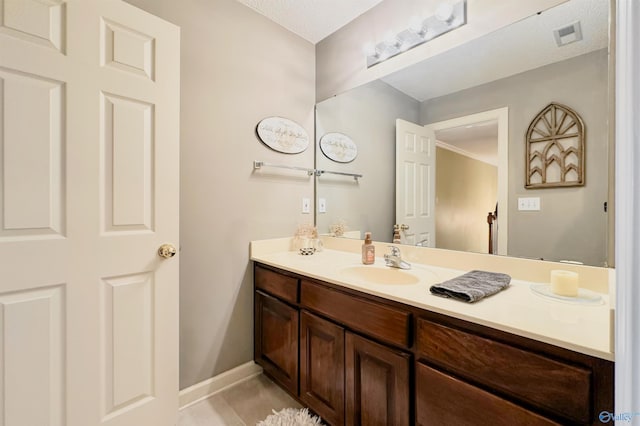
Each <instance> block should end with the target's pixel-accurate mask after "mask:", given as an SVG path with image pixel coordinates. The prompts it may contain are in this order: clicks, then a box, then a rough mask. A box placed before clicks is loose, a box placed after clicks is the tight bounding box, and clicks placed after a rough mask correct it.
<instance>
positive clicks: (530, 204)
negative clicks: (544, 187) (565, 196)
mask: <svg viewBox="0 0 640 426" xmlns="http://www.w3.org/2000/svg"><path fill="white" fill-rule="evenodd" d="M518 210H520V211H539V210H540V197H518Z"/></svg>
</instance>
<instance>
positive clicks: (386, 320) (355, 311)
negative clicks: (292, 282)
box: [300, 280, 411, 347]
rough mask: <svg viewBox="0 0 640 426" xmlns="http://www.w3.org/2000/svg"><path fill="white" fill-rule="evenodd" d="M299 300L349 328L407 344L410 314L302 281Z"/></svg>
mask: <svg viewBox="0 0 640 426" xmlns="http://www.w3.org/2000/svg"><path fill="white" fill-rule="evenodd" d="M300 303H301V304H302V305H303V306H305V307H307V308H309V309H311V310H314V311H316V312H319V313H321V314H323V315H326V316H327V317H330V318H332V319H334V320H335V321H337V322H339V323H341V324H344V325H346V326H347V327H349V328H351V329H352V330H357V331H360V332H362V333H364V334H366V335H368V336H371V337H374V338H378V339H380V340H384V341H386V342H389V343H392V344H396V345H400V346H404V347H409V346H410V344H411V341H410V332H409V331H410V329H409V327H410V322H411V314H410V313H409V312H405V311H402V310H399V309H395V308H391V307H389V306H385V305H383V304H380V303H376V302H372V301H369V300H365V299H361V298H359V297H356V296H352V295H349V294H346V293H343V292H341V291H337V290H333V289H331V288H328V287H325V286H321V285H318V284H315V283H312V282H309V281H305V280H303V281H302V284H301V295H300Z"/></svg>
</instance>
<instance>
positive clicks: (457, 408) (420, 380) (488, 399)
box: [416, 362, 559, 426]
mask: <svg viewBox="0 0 640 426" xmlns="http://www.w3.org/2000/svg"><path fill="white" fill-rule="evenodd" d="M416 417H417V419H416V424H417V425H420V426H441V425H442V426H449V425H456V426H482V425H487V426H513V425H518V426H543V425H545V426H548V425H558V424H559V423H555V422H553V421H552V420H549V419H547V418H544V417H542V416H540V415H538V414H536V413H534V412H532V411H529V410H527V409H526V408H523V407H520V406H518V405H516V404H514V403H512V402H509V401H507V400H504V399H502V398H499V397H497V396H495V395H493V394H492V393H490V392H487V391H484V390H482V389H480V388H477V387H475V386H473V385H470V384H468V383H466V382H464V381H461V380H459V379H457V378H455V377H453V376H450V375H448V374H445V373H443V372H440V371H438V370H435V369H433V368H431V367H429V366H427V365H425V364H423V363H421V362H418V363H417V364H416Z"/></svg>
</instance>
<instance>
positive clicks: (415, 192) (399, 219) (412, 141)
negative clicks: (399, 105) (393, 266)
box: [396, 119, 436, 247]
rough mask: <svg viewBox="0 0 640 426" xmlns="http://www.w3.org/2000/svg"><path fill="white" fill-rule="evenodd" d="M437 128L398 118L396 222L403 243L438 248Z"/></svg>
mask: <svg viewBox="0 0 640 426" xmlns="http://www.w3.org/2000/svg"><path fill="white" fill-rule="evenodd" d="M435 154H436V139H435V134H434V131H433V130H431V129H428V128H425V127H423V126H420V125H418V124H414V123H411V122H409V121H405V120H401V119H397V120H396V223H398V224H404V225H407V226H409V227H408V228H406V229H404V230H402V231H401V233H400V236H401V242H402V244H411V245H416V244H418V243H420V245H421V246H424V247H435V246H436V245H435V244H436V241H435V227H436V220H435V181H436V179H435Z"/></svg>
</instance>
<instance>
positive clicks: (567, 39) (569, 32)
mask: <svg viewBox="0 0 640 426" xmlns="http://www.w3.org/2000/svg"><path fill="white" fill-rule="evenodd" d="M553 37H554V38H555V39H556V44H557V45H558V47H561V46H564V45H566V44H569V43H573V42H574V41H580V40H582V28H581V27H580V21H576V22H574V23H573V24H569V25H567V26H564V27H562V28H558V29H557V30H554V31H553Z"/></svg>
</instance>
